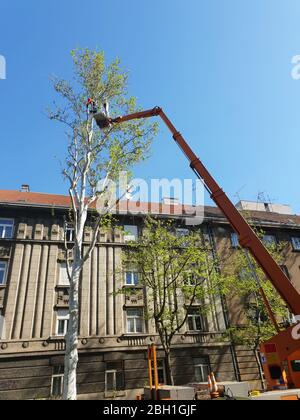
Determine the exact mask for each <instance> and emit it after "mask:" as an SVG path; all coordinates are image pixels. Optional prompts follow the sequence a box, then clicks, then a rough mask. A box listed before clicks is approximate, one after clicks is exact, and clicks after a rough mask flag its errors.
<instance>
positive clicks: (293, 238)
mask: <svg viewBox="0 0 300 420" xmlns="http://www.w3.org/2000/svg"><path fill="white" fill-rule="evenodd" d="M295 241H299V246H297V245H296V244H295ZM291 243H292V247H293V251H298V252H299V251H300V236H292V237H291Z"/></svg>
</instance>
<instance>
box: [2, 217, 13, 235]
mask: <svg viewBox="0 0 300 420" xmlns="http://www.w3.org/2000/svg"><path fill="white" fill-rule="evenodd" d="M13 229H14V221H13V220H11V219H0V239H3V238H12V236H13Z"/></svg>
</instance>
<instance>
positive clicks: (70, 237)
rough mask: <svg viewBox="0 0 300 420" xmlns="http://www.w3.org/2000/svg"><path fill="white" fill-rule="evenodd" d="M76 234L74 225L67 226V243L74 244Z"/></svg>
mask: <svg viewBox="0 0 300 420" xmlns="http://www.w3.org/2000/svg"><path fill="white" fill-rule="evenodd" d="M74 232H75V229H74V227H73V226H72V225H67V227H66V240H67V242H73V241H74Z"/></svg>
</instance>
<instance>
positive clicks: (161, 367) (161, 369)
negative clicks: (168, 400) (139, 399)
mask: <svg viewBox="0 0 300 420" xmlns="http://www.w3.org/2000/svg"><path fill="white" fill-rule="evenodd" d="M157 376H158V383H159V384H161V385H163V384H165V383H166V369H165V361H164V360H163V359H158V360H157ZM152 381H153V383H154V369H153V367H152Z"/></svg>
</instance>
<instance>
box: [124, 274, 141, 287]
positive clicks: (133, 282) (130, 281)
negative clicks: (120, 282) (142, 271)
mask: <svg viewBox="0 0 300 420" xmlns="http://www.w3.org/2000/svg"><path fill="white" fill-rule="evenodd" d="M138 282H139V273H138V272H137V271H126V272H125V284H126V286H137V284H138Z"/></svg>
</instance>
